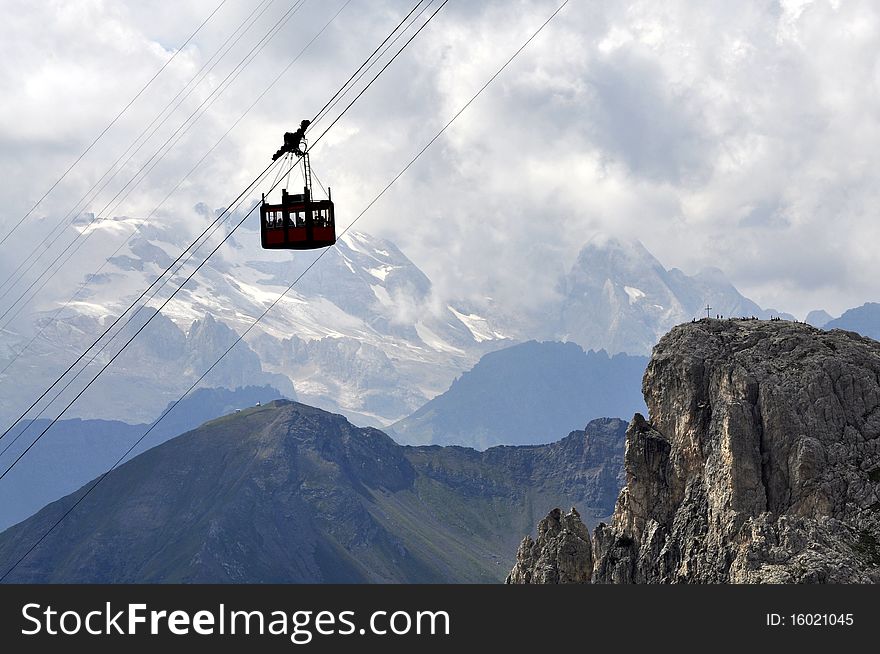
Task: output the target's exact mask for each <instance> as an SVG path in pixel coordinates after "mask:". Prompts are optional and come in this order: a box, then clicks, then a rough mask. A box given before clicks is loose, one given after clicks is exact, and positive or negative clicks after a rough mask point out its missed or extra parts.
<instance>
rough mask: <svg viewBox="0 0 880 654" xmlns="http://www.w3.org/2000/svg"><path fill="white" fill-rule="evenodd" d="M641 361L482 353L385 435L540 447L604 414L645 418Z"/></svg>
mask: <svg viewBox="0 0 880 654" xmlns="http://www.w3.org/2000/svg"><path fill="white" fill-rule="evenodd" d="M647 364H648V357H639V356H629V355H626V354H617V355H614V356H613V357H610V356H608V354H606V353H605V352H604V351H603V352H594V351H590V352H584V350H583V349H582V348H581V347H580V346H579V345H577V344H576V343H570V342H569V343H556V342H544V343H538V342H536V341H529V342H527V343H522V344H519V345H513V346H511V347H508V348H505V349H502V350H496V351H495V352H490V353H489V354H486V355H484V356H483V357H482V358H481V359H480V361H479V362H478V363H477V364H476V365H475V366H474V367H473V368H472V369H471V370H469V371H468V372H465V373H464V374H463V375H462V376H461V377H459V378H458V379H457V380H456V381H455V382H453V384H452V386H451V387H450V388H449V390H447V391H446V392H445V393H443V394H441V395H438V396H437V397H435V398H434V399H432V400H431V401H429V402H428V403H427V404H425V405H424V406H423V407H421V408H420V409H419V410H418V411H416V412H415V413H413V414H412V415H411V416H409V417H407V418H405V419H403V420H401V421H399V422H396V423H394V424H393V425H392V426H391V427H390V428H389V434H390V435H391V436H392V437H393V438H395V439H396V440H398V441H399V442H402V443H407V444H412V445H427V444H436V445H464V446H467V447H474V448H477V449H486V448H488V447H492V446H494V445H501V444H506V445H526V444H534V443H547V442H550V441H552V440H554V438H555V437H556V435H557V434H560V433H566V432H568V431H571V430H572V429H574V428H575V427H576V426H578V425H581V424H584V423H585V422H588V421H589V420H592V419H594V418H599V417H603V416H627V417H628V416H631V415H633V414H634V413H636V412H638V411H642V412H644V411H645V410H646V409H645V407H644V400H643V398H642V393H641V380H642V375H643V374H644V372H645V367H646V366H647Z"/></svg>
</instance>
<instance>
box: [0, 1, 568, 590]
mask: <svg viewBox="0 0 880 654" xmlns="http://www.w3.org/2000/svg"><path fill="white" fill-rule="evenodd" d="M568 3H569V0H565V1H564V2H563V3H562V4H560V5H559V6H558V7H557V8H556V10H555V11H554V12H553V13H552V14H551V15H550V17H549V18H547V19H546V20H545V21H544V22H543V23H542V24H541V26H540V27H538V29H537V30H536V31H535V32H534V33H532V35H531V36H530V37H529V38H528V39H526V41H525V43H523V44H522V45H521V46H520V47H519V48H518V49H517V50H516V51H515V52H514V53H513V54H512V55H511V56H510V58H509V59H507V61H505V62H504V64H503V65H502V66H501V67H500V68H499V69H498V70H497V71H496V72H495V74H494V75H492V77H490V78H489V79H488V81H486V83H485V84H483V86H481V87H480V88H479V89H478V90H477V92H476V93H475V94H474V95H473V96H471V98H470V100H468V101H467V102H466V103H465V104H464V105H463V106H462V107H461V109H459V110H458V111H457V112H456V113H455V115H453V116H452V118H451V119H450V120H449V121H448V122H447V123H446V124H445V125H444V126H443V127H442V128H441V129H440V131H439V132H437V134H436V135H435V136H434V137H433V138H432V139H431V140H430V141H428V143H427V144H426V145H425V146H424V147H423V148H422V149H421V150H419V152H418V153H417V154H416V155H415V156H414V157H413V158H412V159H411V160H410V161H409V163H407V164H406V166H404V167H403V169H401V171H400V172H399V173H398V174H397V175H395V176H394V178H392V180H391V181H390V182H389V183H388V184H387V185H386V186H385V188H383V189H382V190H381V191H380V192H379V194H378V195H377V196H376V197H375V198H373V200H372V201H371V202H370V203H369V204H368V205H367V206H366V208H365V209H364V210H363V211H361V213H360V214H358V216H357V217H356V218H355V219H354V220H352V222H351V223H349V225H348V227H346V228H345V229H344V230H343V231H342V233H341V234H340V236H343V235H345V233H346V232H348V230H350V229H351V228H352V227H353V226H354V225H355V223H357V221H358V220H360V218H361V217H362V216H363V215H364V214H365V213H366V212H367V211H369V209H370V208H371V207H372V206H373V205H374V204H375V203H376V202H377V201H378V200H379V199H380V198H381V197H382V196H383V195H384V194H385V193H386V192H387V191H388V189H390V188H391V186H393V185H394V183H395V182H396V181H397V180H398V179H400V177H402V176H403V175H404V173H406V171H407V170H408V169H409V168H410V167H411V166H412V165H413V164H414V163H415V162H416V161H417V160H418V159H419V157H421V156H422V154H423V153H424V152H425V151H426V150H427V149H428V148H430V147H431V145H433V143H434V142H435V141H436V140H437V139H438V138H440V136H441V135H442V134H443V133H444V132H445V131H446V130H447V129H448V128H449V126H450V125H452V123H453V122H455V120H456V119H457V118H458V117H459V116H460V115H461V114H462V113H464V111H465V110H467V108H468V107H470V105H471V104H472V103H473V102H474V100H476V99H477V98H478V97H479V96H480V95H481V94H482V93H483V91H485V90H486V88H487V87H488V86H489V85H490V84H491V83H492V82H494V81H495V79H496V78H497V77H498V76H499V75H500V74H501V73H502V72H504V70H505V69H506V68H507V67H508V66H509V65H510V64H511V63H512V62H513V60H514V59H516V58H517V56H519V54H520V53H521V52H522V51H523V50H525V48H526V47H528V45H529V44H530V43H531V42H532V41H533V40H534V39H535V37H537V36H538V35H539V34H540V33H541V32H542V31H543V30H544V28H545V27H546V26H547V25H548V24H549V23H550V22H551V21H552V20H553V19H554V18H555V17H556V16H557V14H559V12H560V11H562V10H563V9H564V8H565V6H566V5H567V4H568ZM329 249H330V248H327V249H325V250H323V251H322V252H321V254H320V255H319V256H318V257H317V258H316V259H315V260H314V261H313V262H312V263H311V264H309V266H308V267H307V268H306V269H305V270H304V271H303V272H302V273H301V274H300V275H299V276H298V277H297V278H296V279H295V280H294V281H293V282H292V283H291V284H290V285H289V286H288V287H287V289H286V290H285V291H283V292H282V293H281V294H280V295H279V296H278V297H277V298H275V300H274V301H273V302H272V303H271V304H270V305H269V306H268V307H267V308H266V310H265V311H264V312H263V313H262V314H261V315H260V316H259V317H258V318H257V319H256V320H255V321H254V322H253V323H252V324H251V325H250V326H249V327H248V328H247V329H246V330H245V331H244V332H243V333H242V334H241V335H240V336H239V337H238V338H237V339H236V340H235V341H234V342H233V343H232V344H231V345H230V346H229V347H228V348H227V349H226V350H225V351H224V352H223V354H221V355H220V357H218V358H217V360H216V361H214V363H212V364H211V366H210V367H209V368H208V369H207V370H206V371H205V372H204V373H203V374H202V376H201V377H199V379H197V380H196V381H195V382H194V383H193V384H192V385H191V386H190V387H189V389H188V390H187V391H186V392H185V393H184V394H183V395H181V396H180V397H179V398H178V399H177V400H175V401H174V402H172V403H171V404H170V405H169V406H168V408H167V409H166V410H165V411H164V412H163V413H162V415H161V416H159V418H158V419H157V420H156V421H155V422H154V423H153V424H152V425H150V427H149V428H148V429H147V430H146V431H145V432H144V433H143V434H142V435H141V436H140V437H139V438H138V439H137V440H136V441H135V442H134V444H132V445H131V447H129V448H128V450H126V452H125V453H124V454H123V455H122V456H121V457H119V458H118V459H117V461H116V463H114V464H113V466H112V467H111V468H110V469H109V470H107V471H106V472H104V473H103V474H101V475H100V476H99V477H98V478H97V479H96V480H95V481H94V483H93V484H92V485H91V486H89V488H88V489H86V491H85V492H84V493H83V494H82V495H80V497H78V498H77V499H76V501H75V502H74V503H73V504H72V505H71V506H70V507H69V508H68V509H67V510H66V511H65V512H64V513H63V514H62V515H61V516H60V517H59V518H58V519H57V520H56V521H55V522H54V523H53V524H52V526H51V527H49V529H48V530H46V531H45V532H44V533H43V535H42V536H40V538H39V539H37V541H36V542H35V543H34V544H33V545H31V546H30V548H29V549H28V550H27V551H26V552H25V553H24V554H23V555H22V556H21V557H20V558H19V559H18V560H17V561H16V562H15V563H14V564H13V565H12V567H11V568H9V570H7V571H6V572H5V573H4V574H3V576H2V577H0V582H2V581H3V580H5V579H6V578H7V577H8V576H9V575H10V574H11V573H12V572H13V571H14V570H15V569H16V568H17V567H18V566H19V565H20V564H21V563H22V562H23V561H24V560H25V559H26V558H27V557H28V556H30V554H31V552H33V551H34V550H35V549H36V548H37V547H39V546H40V544H41V543H42V542H43V541H44V540H45V539H46V538H47V537H48V536H49V535H50V534H51V533H52V532H53V531H54V530H55V529H56V528H57V527H58V525H60V524H61V523H62V522H63V521H64V520H65V519H66V518H67V517H68V516H69V515H70V514H71V513H72V512H73V511H74V510H75V509H76V508H77V507H78V506H79V505H80V504H82V502H83V501H84V500H85V499H86V498H87V497H88V496H89V495H90V494H91V493H92V491H94V490H95V488H97V487H98V485H99V484H100V483H101V482H102V481H104V479H106V478H107V476H108V475H110V473H112V472H113V471H114V470H116V469H117V468H118V467H119V465H120V464H121V463H122V462H123V461H125V459H126V458H127V457H128V456H129V455H130V454H131V453H132V452H133V451H134V450H135V448H136V447H137V446H138V445H140V444H141V443H142V442H143V440H144V439H145V438H146V437H147V436H148V435H149V434H150V433H151V432H152V431H153V429H155V428H156V426H158V424H159V423H160V422H161V420H162V419H163V418H165V416H167V415H168V414H169V413H170V412H171V411H172V410H173V409H174V407H176V406H177V405H178V404H179V403H180V402H181V401H182V400H183V398H185V397H186V396H187V395H188V394H189V393H191V392H192V391H193V390H194V389H195V388H196V386H198V384H199V383H201V381H202V380H203V379H204V378H205V377H206V376H207V375H208V374H209V373H210V372H211V370H213V369H214V367H216V366H217V365H218V364H219V363H220V361H221V360H222V359H223V358H224V357H225V356H226V355H227V354H229V352H231V351H232V349H233V348H234V347H235V346H236V345H238V343H240V342H241V341H242V340H243V339H244V337H245V336H247V334H248V333H249V332H250V331H251V329H253V328H254V327H255V326H256V325H257V324H258V323H259V322H260V321H261V320H262V319H263V318H264V317H265V316H266V315H267V314H268V313H269V311H271V310H272V309H273V308H274V307H275V305H276V304H278V302H280V301H281V299H282V298H283V297H285V296H286V295H287V293H289V292H290V291H291V290H292V289H293V287H294V286H295V285H296V284H297V283H298V282H299V280H301V279H302V278H303V277H304V276H305V275H306V273H308V272H309V270H310V269H311V268H312V267H313V266H314V265H315V264H317V263H318V261H320V260H321V258H322V257H323V256H324V254H326V253H327V252H328V251H329Z"/></svg>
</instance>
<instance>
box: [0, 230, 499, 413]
mask: <svg viewBox="0 0 880 654" xmlns="http://www.w3.org/2000/svg"><path fill="white" fill-rule="evenodd" d="M126 223H131V226H136V227H139V228H140V230H139V232H138V233H137V234H136V235H135V237H134V238H133V239H132V240H131V241H130V242H129V243H128V244H127V245H126V246H125V247H124V248H122V249H121V250H120V251H119V252H118V253H116V254H115V255H114V256H113V257H112V258H111V259H110V261H109V262H108V263H107V264H106V265H105V266H104V267H103V269H102V270H101V272H100V274H98V275H93V276H92V277H91V278H90V283H89V284H88V285H87V286H86V287H85V289H84V290H83V291H82V292H81V293H80V294H79V296H78V297H77V298H76V299H75V301H74V302H72V303H71V304H70V306H69V307H68V309H66V310H65V311H64V313H63V314H62V318H61V319H60V320H57V321H53V320H52V319H51V316H52V311H53V307H55V306H57V305H58V304H59V303H61V302H63V301H64V300H65V299H66V298H65V297H64V293H62V292H58V293H56V295H55V297H54V298H51V299H46V298H45V297H44V298H43V302H42V304H41V305H40V308H41V309H42V311H41V312H39V313H38V314H36V316H35V317H34V316H32V317H31V320H30V321H27V320H23V321H20V322H19V323H18V324H17V325H16V327H17V329H16V330H14V331H11V332H9V333H7V334H5V335H4V336H5V338H3V339H2V343H3V348H4V349H3V350H2V351H0V357H3V358H4V360H6V361H8V360H9V359H10V358H11V357H12V356H14V354H15V352H17V351H18V350H19V349H20V347H22V346H23V345H24V344H25V343H26V342H27V341H28V340H29V338H30V334H31V333H33V331H34V330H35V329H36V330H38V331H39V330H42V335H41V337H40V338H39V339H38V341H37V342H35V343H34V344H33V346H32V347H31V348H30V350H29V351H28V354H27V356H24V357H22V358H21V360H20V361H16V362H15V363H14V364H13V365H12V366H11V367H10V368H9V370H8V371H7V372H6V374H4V375H0V384H3V385H7V386H12V385H13V384H12V382H13V380H14V379H18V380H20V379H22V377H24V378H26V379H27V383H24V384H21V383H18V384H17V386H16V388H15V389H14V390H10V391H9V392H8V393H7V392H4V394H3V397H2V400H0V404H2V412H3V414H4V415H8V416H9V417H15V414H14V411H15V410H16V409H19V407H21V406H22V405H23V406H27V404H26V403H24V402H25V400H27V399H30V398H32V397H34V396H35V395H36V394H37V393H38V392H39V391H40V390H42V387H45V384H47V383H48V382H50V381H51V380H52V379H54V375H56V374H58V373H60V372H61V371H62V370H63V369H64V368H65V367H66V364H67V363H69V362H70V361H72V360H73V359H74V358H75V356H76V355H77V353H78V352H80V351H82V350H83V349H85V347H87V346H88V345H89V344H90V343H91V339H93V338H94V337H95V336H96V335H97V334H98V333H100V332H101V330H102V328H103V327H104V326H105V325H107V324H108V323H109V321H111V320H112V319H113V318H114V317H115V316H116V315H118V314H119V313H120V312H121V311H122V310H123V309H124V308H125V307H126V306H127V305H128V304H129V303H130V302H131V301H132V300H133V299H134V298H135V297H137V296H138V295H139V294H140V293H141V291H142V290H143V289H144V288H145V287H146V286H147V285H148V284H149V283H150V282H152V281H153V280H154V279H155V278H156V277H157V276H158V275H159V274H160V273H161V272H162V270H163V269H164V268H165V267H167V266H168V265H169V264H170V263H171V262H172V261H173V260H174V259H175V258H176V257H177V256H178V254H179V253H180V251H181V250H182V248H183V247H185V245H186V240H187V239H186V238H185V237H183V235H181V234H180V233H179V231H178V230H174V229H170V228H163V227H161V226H155V225H150V226H146V225H143V224H137V223H135V221H132V220H130V219H117V220H114V221H109V224H107V225H104V226H103V227H102V229H101V230H99V231H98V232H96V233H95V234H94V235H93V238H92V239H91V242H90V244H89V247H90V248H91V249H92V250H93V251H95V252H97V251H99V250H100V249H101V248H100V247H98V246H99V244H100V243H101V241H102V239H103V241H105V247H104V249H105V250H106V249H111V250H112V248H110V247H109V246H108V245H107V242H109V241H110V240H112V239H111V238H110V237H116V238H118V233H119V232H120V231H124V230H122V228H123V227H125V225H126ZM215 243H216V241H215ZM255 243H258V236H256V234H255V233H254V231H253V230H247V229H244V228H243V230H242V232H241V233H236V234H235V235H234V237H232V238H231V239H230V241H229V242H228V243H227V245H226V246H225V247H224V248H222V249H221V250H220V251H219V252H218V253H217V255H215V256H214V257H213V258H211V259H210V261H209V263H208V264H207V265H205V266H204V267H203V268H202V269H201V270H200V271H199V273H198V274H197V275H196V276H195V277H194V278H193V279H192V281H190V282H188V283H187V284H186V285H185V286H184V287H183V289H182V290H181V291H180V292H179V294H178V295H177V296H176V297H175V298H174V299H173V300H172V301H171V302H170V303H169V304H168V305H167V306H166V307H165V308H164V309H163V310H162V313H161V314H160V315H159V316H158V317H156V318H154V319H153V320H152V321H151V322H150V324H149V325H148V326H147V327H146V328H145V329H144V330H143V332H142V333H141V334H140V335H139V336H138V337H137V339H136V340H135V341H133V342H132V345H131V346H130V347H129V348H128V349H127V350H126V351H125V352H123V353H122V355H121V356H119V358H118V359H117V360H116V361H115V362H114V364H113V366H112V367H111V368H110V369H108V372H107V373H106V374H105V375H104V376H103V377H102V378H101V379H100V380H99V381H98V382H97V383H96V384H95V386H94V388H93V389H90V390H89V392H88V393H87V394H86V395H84V396H83V397H82V399H81V400H80V401H78V402H77V404H76V405H75V407H74V408H73V409H72V411H71V414H72V415H79V416H82V417H100V418H105V419H125V420H129V421H132V420H137V419H140V420H142V419H147V418H148V417H150V416H152V415H154V414H155V413H156V411H157V410H159V409H161V408H162V407H163V406H165V405H166V404H167V403H168V402H169V401H171V400H173V399H174V396H175V394H179V393H180V392H181V391H182V389H185V388H186V387H187V384H189V383H192V381H194V380H195V379H197V378H198V376H199V375H200V374H201V373H202V372H204V371H205V370H206V369H207V368H208V366H210V365H211V363H212V362H213V361H214V360H215V359H216V358H217V356H219V355H220V354H221V353H222V352H223V351H225V349H226V348H227V347H228V346H229V345H230V344H231V343H232V342H233V341H234V340H235V338H236V336H237V334H241V333H243V332H244V331H245V330H246V329H247V328H248V327H250V325H251V324H252V323H253V321H254V320H255V319H256V318H257V317H258V316H261V315H262V314H263V313H264V311H265V310H266V309H267V308H268V307H269V306H270V304H271V303H272V302H274V301H275V300H276V299H277V298H278V297H279V296H280V295H281V294H282V293H283V292H285V291H287V293H286V295H285V296H284V297H283V298H282V299H281V300H280V301H278V302H277V304H276V305H275V306H274V307H273V308H272V310H271V311H270V312H269V313H268V314H266V316H265V317H264V318H263V319H262V320H261V321H260V323H259V324H258V325H257V327H256V328H254V329H253V330H252V331H251V332H250V333H248V334H247V338H246V341H245V342H243V343H240V344H239V345H238V346H236V348H235V349H234V350H233V351H232V352H230V354H229V355H228V356H227V357H226V358H225V359H224V361H223V362H222V363H221V364H220V365H219V366H218V367H217V368H216V369H214V370H213V371H212V372H211V375H210V377H209V378H208V379H206V380H205V385H210V386H223V387H227V388H235V387H237V386H243V385H246V384H271V385H273V386H274V387H275V388H278V389H279V390H280V391H282V392H283V393H285V394H286V395H288V396H290V397H293V396H294V393H296V397H297V399H299V400H301V401H304V402H309V403H312V404H315V405H317V406H321V407H324V408H328V409H331V410H338V411H342V412H345V413H346V414H347V415H349V416H352V417H353V418H355V419H357V420H358V421H359V422H361V423H367V424H376V425H382V424H388V423H389V422H391V421H393V420H396V419H399V418H401V417H403V416H405V415H408V414H409V413H411V412H412V411H414V410H415V409H417V408H418V407H419V406H421V405H422V404H424V403H425V402H426V401H428V400H429V399H430V398H431V397H433V396H435V395H437V394H438V393H440V392H442V391H443V390H445V389H446V388H447V387H448V385H449V384H450V383H451V381H452V380H453V379H454V378H455V376H456V375H457V374H459V373H460V372H461V371H463V370H466V369H468V368H469V367H470V366H471V365H473V363H475V362H476V361H477V360H478V359H479V357H480V356H481V355H482V354H483V353H485V352H486V351H488V350H490V349H493V347H497V344H496V343H503V342H504V341H505V339H504V337H503V336H502V335H501V334H500V333H497V332H495V331H493V330H492V328H491V327H490V326H489V325H488V322H487V321H486V319H485V318H483V317H481V316H479V315H475V314H471V313H469V312H465V311H464V310H460V309H458V308H456V307H455V306H454V305H452V304H441V303H436V302H435V299H434V297H433V295H432V290H431V282H430V280H429V279H428V278H427V277H426V276H425V275H424V273H423V272H422V271H421V270H420V269H419V268H418V267H417V266H415V265H414V264H413V263H412V262H411V261H410V260H409V259H408V258H407V257H406V256H405V255H404V254H403V253H402V252H401V251H400V250H399V249H398V248H397V247H396V246H395V245H394V244H393V243H391V242H389V241H386V240H382V239H377V238H374V237H372V236H369V235H368V234H364V233H360V232H350V233H348V234H346V235H344V236H343V237H342V238H341V239H340V240H339V242H338V244H337V246H336V247H334V248H331V249H328V250H325V251H321V252H307V253H284V252H281V253H279V252H267V251H263V250H261V249H260V248H259V246H258V245H256V246H255ZM212 246H213V244H211V245H205V246H204V247H203V248H202V251H200V255H199V256H198V257H197V260H201V256H202V254H203V253H207V252H208V251H210V249H211V247H212ZM98 256H100V255H96V256H95V257H94V258H92V259H91V264H90V265H91V266H94V265H95V264H94V261H95V260H96V259H97V257H98ZM104 256H105V257H106V254H104ZM318 257H320V260H318V261H316V258H318ZM311 264H314V265H313V266H312V267H311V268H310V270H309V272H308V274H307V275H304V276H302V277H301V279H300V275H301V274H302V273H303V271H305V269H306V268H307V267H309V266H310V265H311ZM194 265H195V264H190V265H188V266H186V267H185V268H183V271H182V274H180V275H178V276H177V277H176V278H175V279H176V281H177V283H179V281H181V280H182V279H183V278H184V277H185V275H186V274H187V273H188V272H189V271H190V270H192V268H193V266H194ZM88 267H89V264H87V265H85V266H83V265H82V264H81V269H80V270H79V271H78V272H79V273H81V274H82V275H83V276H85V275H86V274H87V273H90V272H91V270H89V269H88ZM294 282H295V283H294ZM291 283H294V285H293V287H292V288H291V289H290V290H289V291H288V290H287V289H288V287H289V286H290V285H291ZM174 286H175V284H168V285H167V286H166V287H165V288H163V289H162V291H161V292H160V293H159V295H158V296H157V298H156V300H154V301H153V302H152V303H151V306H153V307H158V306H159V304H160V303H161V301H162V299H164V298H166V297H168V295H169V294H170V292H171V290H172V289H173V288H174ZM66 292H67V293H68V295H69V293H70V289H67V291H66ZM152 313H153V311H152V310H151V309H145V310H144V311H143V312H142V313H141V314H140V315H139V316H138V317H137V319H136V320H135V321H133V323H132V324H131V325H129V327H128V328H127V330H126V331H127V332H128V333H132V332H133V331H134V330H135V329H136V328H137V327H138V326H140V325H142V324H143V323H144V321H145V320H146V318H147V317H148V316H150V315H152ZM115 348H116V346H114V345H111V346H110V347H108V349H107V350H106V351H105V352H103V353H102V354H101V356H100V357H99V361H106V360H107V359H108V358H109V357H110V356H112V353H113V352H114V351H115ZM62 364H64V365H62ZM4 366H5V364H4V363H3V362H2V361H0V368H2V367H4ZM294 386H295V387H296V391H294ZM74 388H76V386H74Z"/></svg>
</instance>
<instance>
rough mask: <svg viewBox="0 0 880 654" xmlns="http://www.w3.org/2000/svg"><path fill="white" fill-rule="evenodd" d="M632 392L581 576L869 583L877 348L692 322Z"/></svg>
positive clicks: (875, 507) (877, 489)
mask: <svg viewBox="0 0 880 654" xmlns="http://www.w3.org/2000/svg"><path fill="white" fill-rule="evenodd" d="M643 391H644V394H645V400H646V404H647V406H648V408H649V411H650V418H651V419H650V421H648V420H646V419H645V418H643V417H642V416H639V415H637V416H636V417H635V419H634V420H633V421H632V422H631V424H630V426H629V429H628V431H627V446H626V455H625V470H626V487H625V488H624V489H623V490H622V491H621V493H620V496H619V498H618V500H617V505H616V507H615V511H614V515H613V517H612V520H611V524H610V525H605V524H600V525H599V526H598V527H597V528H596V530H595V531H594V533H593V537H592V554H593V562H592V569H591V570H590V571H589V572H588V573H587V576H588V577H589V578H590V579H591V581H592V582H594V583H804V582H807V583H810V582H815V583H870V582H878V581H880V343H877V342H876V341H873V340H870V339H868V338H864V337H861V336H858V335H856V334H854V333H851V332H844V331H839V330H834V331H830V332H824V331H821V330H818V329H815V328H813V327H810V326H809V325H804V324H797V323H789V322H783V321H774V322H766V321H756V320H743V321H738V320H730V321H728V320H701V321H699V322H696V323H690V324H686V325H682V326H679V327H676V328H675V329H673V330H672V331H671V332H670V333H669V334H667V335H666V336H665V337H664V338H663V339H662V340H661V341H660V343H659V344H658V345H657V346H656V347H655V349H654V353H653V356H652V359H651V362H650V364H649V366H648V369H647V371H646V373H645V377H644V381H643ZM529 556H531V557H532V558H533V559H535V560H538V559H541V558H542V556H543V557H544V558H548V557H552V551H550V550H548V551H547V552H546V553H545V552H542V551H538V552H535V551H530V552H529ZM518 565H519V564H518ZM515 570H516V568H515Z"/></svg>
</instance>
